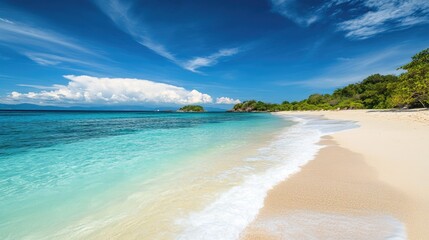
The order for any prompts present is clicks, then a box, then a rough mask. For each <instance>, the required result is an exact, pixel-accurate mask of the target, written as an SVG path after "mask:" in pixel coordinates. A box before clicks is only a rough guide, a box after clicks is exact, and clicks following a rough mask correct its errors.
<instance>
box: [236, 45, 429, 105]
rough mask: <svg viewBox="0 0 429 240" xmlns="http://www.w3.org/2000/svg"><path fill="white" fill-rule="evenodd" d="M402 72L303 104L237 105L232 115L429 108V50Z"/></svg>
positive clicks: (376, 76) (311, 98) (373, 78)
mask: <svg viewBox="0 0 429 240" xmlns="http://www.w3.org/2000/svg"><path fill="white" fill-rule="evenodd" d="M398 70H403V71H404V72H403V73H401V74H400V75H399V76H395V75H380V74H374V75H371V76H369V77H367V78H365V79H364V80H363V81H361V82H358V83H354V84H349V85H347V86H345V87H343V88H339V89H337V90H335V91H334V92H333V93H332V94H318V93H316V94H312V95H310V96H309V97H308V98H307V99H304V100H302V101H294V102H288V101H284V102H282V103H281V104H276V103H265V102H262V101H256V100H249V101H244V102H242V103H238V104H236V105H234V107H233V108H232V109H231V110H230V111H232V112H277V111H294V110H298V111H299V110H335V109H390V108H422V107H423V108H427V107H428V106H429V48H428V49H425V50H423V51H421V52H420V53H417V54H416V55H414V56H413V57H412V61H411V62H410V63H407V64H405V65H403V66H401V67H400V68H398Z"/></svg>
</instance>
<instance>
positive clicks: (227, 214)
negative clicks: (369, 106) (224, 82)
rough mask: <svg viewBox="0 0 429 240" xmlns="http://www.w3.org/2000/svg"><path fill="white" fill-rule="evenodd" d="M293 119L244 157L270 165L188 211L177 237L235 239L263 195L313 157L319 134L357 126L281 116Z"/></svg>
mask: <svg viewBox="0 0 429 240" xmlns="http://www.w3.org/2000/svg"><path fill="white" fill-rule="evenodd" d="M284 118H285V119H286V120H292V121H294V122H296V124H295V125H293V126H290V127H287V128H285V129H284V130H283V131H282V132H281V133H280V134H279V135H278V136H277V137H276V138H275V140H274V141H272V142H271V143H270V144H269V145H268V146H267V147H264V148H261V149H260V150H259V153H258V154H257V155H256V156H254V157H251V158H249V159H247V161H266V162H267V164H272V166H273V167H271V168H269V169H268V170H267V171H265V172H263V173H260V174H254V175H249V176H247V177H246V178H245V180H244V181H243V183H242V184H241V185H238V186H235V187H233V188H231V189H230V190H228V191H226V192H224V193H223V194H221V195H220V196H219V197H218V198H217V199H216V200H215V201H214V202H212V203H211V204H210V205H209V206H207V207H206V208H205V209H203V210H202V211H199V212H194V213H191V214H190V215H189V216H187V217H186V218H184V219H179V220H178V221H177V224H180V225H182V226H183V227H184V231H183V232H182V233H181V234H180V235H179V236H178V237H177V239H179V240H187V239H192V240H199V239H205V240H211V239H213V240H215V239H216V240H218V239H223V240H229V239H238V238H239V236H240V233H241V232H242V231H243V230H244V229H245V228H246V226H247V225H248V224H249V223H250V222H252V221H253V220H254V219H255V217H256V216H257V214H258V212H259V210H260V209H261V208H262V207H263V205H264V199H265V197H266V195H267V193H268V191H269V190H270V189H272V188H273V187H274V186H275V185H276V184H278V183H279V182H281V181H283V180H284V179H286V178H288V177H289V176H290V175H292V174H294V173H296V172H298V171H300V169H301V167H302V166H303V165H305V164H306V163H307V162H308V161H310V160H311V159H313V158H314V156H315V154H316V153H317V152H318V150H319V149H320V148H322V146H321V145H319V144H317V143H318V142H319V141H320V139H321V137H322V136H324V135H327V134H330V133H333V132H337V131H341V130H346V129H350V128H354V127H357V124H356V123H354V122H346V121H333V120H326V119H322V118H317V117H299V116H298V117H284Z"/></svg>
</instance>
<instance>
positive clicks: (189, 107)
mask: <svg viewBox="0 0 429 240" xmlns="http://www.w3.org/2000/svg"><path fill="white" fill-rule="evenodd" d="M177 111H178V112H204V108H203V107H202V106H199V105H186V106H183V107H181V108H180V109H179V110H177Z"/></svg>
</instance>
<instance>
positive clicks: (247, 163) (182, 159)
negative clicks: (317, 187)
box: [0, 111, 356, 240]
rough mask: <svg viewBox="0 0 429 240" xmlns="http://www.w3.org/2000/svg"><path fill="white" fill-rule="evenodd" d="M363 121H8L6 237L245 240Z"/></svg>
mask: <svg viewBox="0 0 429 240" xmlns="http://www.w3.org/2000/svg"><path fill="white" fill-rule="evenodd" d="M353 127H356V124H355V123H353V122H344V121H332V120H325V119H321V118H320V119H319V118H308V117H281V116H277V115H272V114H268V113H165V112H103V111H99V112H85V111H82V112H79V111H1V112H0V219H1V221H0V239H111V238H113V239H225V240H227V239H238V238H239V235H240V233H241V232H242V231H243V230H244V228H245V227H246V226H247V225H248V224H249V223H250V222H251V221H252V220H253V219H254V218H255V217H256V215H257V213H258V211H259V209H260V208H262V206H263V202H264V198H265V196H266V194H267V192H268V191H269V190H270V189H271V188H272V187H273V186H274V185H276V184H277V183H279V182H280V181H282V180H284V179H286V178H287V177H288V176H289V175H291V174H293V173H296V172H298V171H299V170H300V167H301V166H303V165H305V164H306V163H307V162H308V161H310V160H311V159H312V158H313V157H314V155H315V154H316V153H317V151H318V150H319V149H320V148H321V147H322V146H320V145H318V144H317V143H318V142H319V141H320V138H321V136H323V135H326V134H329V133H333V132H336V131H341V130H345V129H349V128H353Z"/></svg>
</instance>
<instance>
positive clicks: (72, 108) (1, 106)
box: [0, 103, 226, 112]
mask: <svg viewBox="0 0 429 240" xmlns="http://www.w3.org/2000/svg"><path fill="white" fill-rule="evenodd" d="M179 108H180V107H178V106H164V107H145V106H90V107H81V106H70V107H58V106H40V105H35V104H27V103H23V104H0V110H51V111H55V110H56V111H67V110H69V111H97V110H98V111H174V112H175V111H176V110H178V109H179ZM205 110H206V111H208V112H225V111H226V109H221V108H214V107H205Z"/></svg>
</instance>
